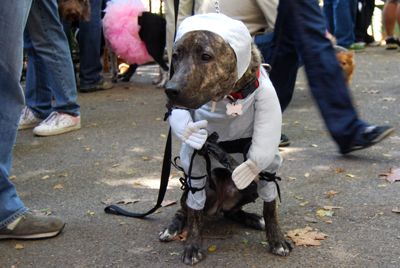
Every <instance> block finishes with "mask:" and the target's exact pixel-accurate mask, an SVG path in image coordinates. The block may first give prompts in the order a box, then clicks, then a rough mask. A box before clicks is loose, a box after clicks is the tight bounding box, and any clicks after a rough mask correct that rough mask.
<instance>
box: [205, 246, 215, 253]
mask: <svg viewBox="0 0 400 268" xmlns="http://www.w3.org/2000/svg"><path fill="white" fill-rule="evenodd" d="M207 250H208V252H210V253H213V252H215V251H217V246H216V245H211V246H209V247H208V249H207Z"/></svg>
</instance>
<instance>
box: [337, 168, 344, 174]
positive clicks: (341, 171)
mask: <svg viewBox="0 0 400 268" xmlns="http://www.w3.org/2000/svg"><path fill="white" fill-rule="evenodd" d="M344 171H345V170H344V169H343V168H335V173H343V172H344Z"/></svg>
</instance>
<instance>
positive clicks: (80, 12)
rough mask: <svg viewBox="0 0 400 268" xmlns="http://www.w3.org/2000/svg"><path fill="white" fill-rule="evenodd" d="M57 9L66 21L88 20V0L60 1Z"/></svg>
mask: <svg viewBox="0 0 400 268" xmlns="http://www.w3.org/2000/svg"><path fill="white" fill-rule="evenodd" d="M58 8H59V10H60V13H61V16H62V18H63V19H64V20H66V21H69V22H74V21H88V20H90V3H89V0H60V1H59V4H58Z"/></svg>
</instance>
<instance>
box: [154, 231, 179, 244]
mask: <svg viewBox="0 0 400 268" xmlns="http://www.w3.org/2000/svg"><path fill="white" fill-rule="evenodd" d="M177 235H178V231H174V232H171V231H170V230H169V229H168V228H166V229H165V230H164V231H161V232H160V233H159V234H158V237H159V239H160V241H161V242H170V241H172V240H174V237H175V236H177Z"/></svg>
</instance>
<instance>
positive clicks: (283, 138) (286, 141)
mask: <svg viewBox="0 0 400 268" xmlns="http://www.w3.org/2000/svg"><path fill="white" fill-rule="evenodd" d="M289 145H290V140H289V138H288V137H287V136H286V135H285V134H282V135H281V141H280V142H279V147H286V146H289Z"/></svg>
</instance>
